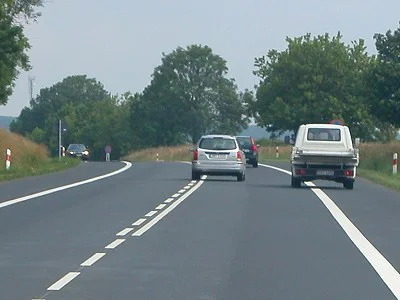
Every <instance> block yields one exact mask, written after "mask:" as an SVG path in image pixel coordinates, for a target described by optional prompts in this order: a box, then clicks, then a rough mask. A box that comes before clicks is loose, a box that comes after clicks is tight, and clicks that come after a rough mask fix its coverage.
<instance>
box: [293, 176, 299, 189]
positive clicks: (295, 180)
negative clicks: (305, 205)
mask: <svg viewBox="0 0 400 300" xmlns="http://www.w3.org/2000/svg"><path fill="white" fill-rule="evenodd" d="M292 187H294V188H299V187H301V180H300V179H298V178H295V177H293V175H292Z"/></svg>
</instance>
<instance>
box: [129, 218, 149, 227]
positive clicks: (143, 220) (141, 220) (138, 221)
mask: <svg viewBox="0 0 400 300" xmlns="http://www.w3.org/2000/svg"><path fill="white" fill-rule="evenodd" d="M143 222H146V219H139V220H137V221H136V222H135V223H132V225H133V226H139V225H141V224H142V223H143Z"/></svg>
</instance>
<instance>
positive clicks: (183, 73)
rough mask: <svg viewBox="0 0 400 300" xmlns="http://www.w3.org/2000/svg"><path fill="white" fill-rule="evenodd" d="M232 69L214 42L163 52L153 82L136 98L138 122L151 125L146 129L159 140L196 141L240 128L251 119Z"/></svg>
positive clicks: (134, 123) (134, 122)
mask: <svg viewBox="0 0 400 300" xmlns="http://www.w3.org/2000/svg"><path fill="white" fill-rule="evenodd" d="M227 72H228V68H227V66H226V61H225V60H224V59H223V58H222V57H220V56H219V55H216V54H214V53H213V52H212V50H211V48H209V47H208V46H201V45H191V46H188V47H187V48H186V49H183V48H181V47H178V48H177V49H176V50H174V51H173V52H172V53H170V54H168V55H166V54H164V53H163V57H162V64H161V65H160V66H158V67H156V68H155V70H154V73H153V75H152V81H151V83H150V85H149V86H147V87H146V88H145V90H144V91H143V94H142V95H141V97H140V98H137V99H135V101H134V102H133V103H132V114H131V116H132V122H131V123H132V126H133V127H134V129H137V128H138V127H142V126H145V128H140V131H141V132H142V134H146V139H147V140H152V142H153V144H154V146H155V145H174V144H178V143H182V142H185V141H186V140H190V141H191V142H196V141H197V140H198V139H199V138H200V136H201V135H202V134H205V133H209V132H222V133H235V132H236V131H237V130H238V128H240V126H243V125H245V123H246V122H247V119H246V117H245V116H244V113H245V107H244V103H242V102H241V98H240V97H239V94H238V93H237V87H236V85H235V83H234V80H233V79H229V78H227V77H226V75H227ZM143 120H146V122H145V123H144V122H143ZM149 137H151V138H149Z"/></svg>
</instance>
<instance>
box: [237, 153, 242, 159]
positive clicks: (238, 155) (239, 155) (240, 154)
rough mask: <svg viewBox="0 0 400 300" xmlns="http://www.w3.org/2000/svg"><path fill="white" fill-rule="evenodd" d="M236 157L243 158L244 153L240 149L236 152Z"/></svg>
mask: <svg viewBox="0 0 400 300" xmlns="http://www.w3.org/2000/svg"><path fill="white" fill-rule="evenodd" d="M236 158H237V160H242V153H240V151H238V152H237V153H236Z"/></svg>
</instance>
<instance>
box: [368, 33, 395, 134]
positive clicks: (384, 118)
mask: <svg viewBox="0 0 400 300" xmlns="http://www.w3.org/2000/svg"><path fill="white" fill-rule="evenodd" d="M374 38H375V41H376V49H377V51H378V55H377V58H376V62H375V63H374V65H373V68H372V70H371V72H370V74H369V77H368V86H369V87H370V88H369V91H370V97H369V98H368V99H369V107H370V110H371V112H372V113H373V114H374V115H375V116H376V117H377V118H378V119H379V120H380V121H381V122H383V123H386V124H387V126H386V127H388V125H390V124H391V125H393V126H394V127H395V128H396V127H397V128H399V127H400V47H399V45H400V27H399V28H397V29H396V30H395V31H393V32H392V31H391V30H389V31H387V32H386V34H375V35H374ZM388 123H389V124H388ZM393 129H394V128H393ZM389 134H390V135H393V130H392V132H391V133H389Z"/></svg>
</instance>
